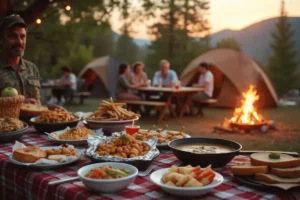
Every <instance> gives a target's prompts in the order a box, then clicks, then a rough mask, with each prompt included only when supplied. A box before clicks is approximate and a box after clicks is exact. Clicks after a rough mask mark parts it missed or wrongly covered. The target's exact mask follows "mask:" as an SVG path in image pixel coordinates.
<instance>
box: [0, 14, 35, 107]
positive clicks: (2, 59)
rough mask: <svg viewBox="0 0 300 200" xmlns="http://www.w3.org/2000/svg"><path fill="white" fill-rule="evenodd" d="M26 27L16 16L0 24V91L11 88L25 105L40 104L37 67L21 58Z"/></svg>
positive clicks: (11, 16) (6, 18)
mask: <svg viewBox="0 0 300 200" xmlns="http://www.w3.org/2000/svg"><path fill="white" fill-rule="evenodd" d="M26 28H27V25H26V24H25V22H24V20H23V19H22V18H21V17H19V16H17V15H10V16H7V17H4V18H3V20H2V22H1V24H0V91H2V90H3V89H4V88H7V87H13V88H15V89H17V90H18V92H19V94H22V95H24V96H25V102H26V103H33V104H40V80H39V79H40V75H39V71H38V69H37V67H36V66H35V65H34V64H33V63H31V62H29V61H26V60H24V59H23V58H22V56H23V55H24V50H25V47H26V37H27V31H26Z"/></svg>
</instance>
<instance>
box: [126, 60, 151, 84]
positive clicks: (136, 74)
mask: <svg viewBox="0 0 300 200" xmlns="http://www.w3.org/2000/svg"><path fill="white" fill-rule="evenodd" d="M129 82H130V83H131V84H133V85H139V86H141V87H142V86H148V77H147V74H146V73H145V72H144V64H143V63H142V62H136V63H135V64H133V73H131V75H130V77H129Z"/></svg>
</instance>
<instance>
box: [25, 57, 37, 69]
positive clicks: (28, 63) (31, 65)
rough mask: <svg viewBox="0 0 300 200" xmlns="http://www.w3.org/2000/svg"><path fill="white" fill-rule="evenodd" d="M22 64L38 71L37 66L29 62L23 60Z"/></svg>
mask: <svg viewBox="0 0 300 200" xmlns="http://www.w3.org/2000/svg"><path fill="white" fill-rule="evenodd" d="M22 62H23V64H24V65H25V66H26V67H29V68H35V69H37V67H36V65H35V64H34V63H32V62H30V61H28V60H25V59H23V58H22Z"/></svg>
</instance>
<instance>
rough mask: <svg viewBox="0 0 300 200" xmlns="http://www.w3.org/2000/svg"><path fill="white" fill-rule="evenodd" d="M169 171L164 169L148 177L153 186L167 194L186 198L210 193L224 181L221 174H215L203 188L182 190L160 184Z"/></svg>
mask: <svg viewBox="0 0 300 200" xmlns="http://www.w3.org/2000/svg"><path fill="white" fill-rule="evenodd" d="M169 169H170V168H165V169H160V170H157V171H155V172H153V173H152V174H151V175H150V179H151V181H152V182H153V183H154V184H155V185H158V186H160V187H161V188H162V189H163V190H164V191H166V192H167V193H170V194H173V195H176V196H187V197H195V196H201V195H204V194H207V193H209V192H210V191H212V189H213V188H215V187H217V186H219V185H221V184H222V182H223V180H224V178H223V176H222V175H221V174H219V173H217V172H215V174H216V176H215V177H214V180H213V182H212V183H210V184H209V185H206V186H203V187H193V188H184V187H175V186H169V185H166V184H164V183H163V182H162V177H163V175H164V174H165V173H167V172H168V171H169Z"/></svg>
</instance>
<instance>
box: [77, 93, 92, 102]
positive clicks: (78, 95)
mask: <svg viewBox="0 0 300 200" xmlns="http://www.w3.org/2000/svg"><path fill="white" fill-rule="evenodd" d="M90 95H91V93H90V92H75V93H74V95H73V96H74V97H78V98H79V101H80V104H83V103H84V99H86V98H88V97H89V96H90Z"/></svg>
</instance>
